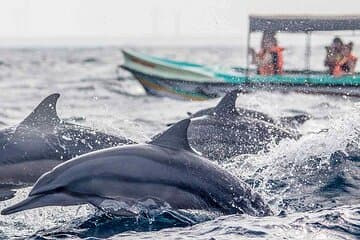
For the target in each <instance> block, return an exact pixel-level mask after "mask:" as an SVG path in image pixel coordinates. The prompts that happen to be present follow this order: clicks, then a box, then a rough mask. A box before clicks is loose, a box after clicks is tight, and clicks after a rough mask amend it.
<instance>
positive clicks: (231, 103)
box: [214, 90, 239, 115]
mask: <svg viewBox="0 0 360 240" xmlns="http://www.w3.org/2000/svg"><path fill="white" fill-rule="evenodd" d="M238 93H239V90H233V91H231V92H229V93H227V94H226V95H225V96H224V97H223V98H222V99H221V100H220V102H219V103H218V104H217V105H216V106H215V108H214V112H215V113H216V114H219V115H224V114H237V111H236V99H237V97H238Z"/></svg>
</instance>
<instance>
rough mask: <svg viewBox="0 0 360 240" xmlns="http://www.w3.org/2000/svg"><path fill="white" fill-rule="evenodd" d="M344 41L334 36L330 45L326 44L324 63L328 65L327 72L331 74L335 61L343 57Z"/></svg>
mask: <svg viewBox="0 0 360 240" xmlns="http://www.w3.org/2000/svg"><path fill="white" fill-rule="evenodd" d="M343 47H344V43H343V41H342V40H341V39H340V38H339V37H335V38H334V40H333V42H332V43H331V45H330V46H326V47H325V49H326V58H325V62H324V65H325V67H328V72H329V74H333V72H334V68H335V65H336V62H338V61H340V60H341V58H342V57H343V55H342V51H343Z"/></svg>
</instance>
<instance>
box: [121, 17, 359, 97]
mask: <svg viewBox="0 0 360 240" xmlns="http://www.w3.org/2000/svg"><path fill="white" fill-rule="evenodd" d="M356 30H360V16H283V15H282V16H254V15H252V16H250V17H249V33H248V41H247V45H248V49H249V46H250V43H251V36H252V34H253V33H255V32H260V33H261V32H262V33H264V32H276V33H278V34H279V33H304V34H306V50H305V69H303V70H284V71H283V73H282V74H278V75H268V76H263V75H259V74H257V73H256V70H255V69H251V68H250V60H249V54H248V55H247V66H246V67H235V68H230V67H218V66H217V67H212V66H206V65H200V64H195V63H190V62H182V61H174V60H171V59H166V58H161V57H155V56H150V55H146V54H143V53H139V52H136V51H133V50H128V49H126V50H123V55H124V60H125V61H124V63H123V65H121V67H122V68H124V69H126V70H128V71H130V72H131V73H132V74H133V76H134V77H135V78H136V79H137V80H138V81H139V82H140V83H141V84H142V86H143V87H144V89H145V90H146V92H147V93H149V94H152V95H160V96H170V97H175V98H181V99H191V100H205V99H208V98H214V97H219V96H222V95H223V94H224V93H226V92H228V91H230V90H232V89H235V88H236V89H239V90H241V91H243V92H249V91H255V90H259V89H261V90H267V91H282V92H288V91H295V92H302V93H312V94H331V95H345V96H353V97H360V73H358V72H356V73H354V74H349V75H343V76H341V77H335V76H332V75H330V74H328V73H327V72H326V71H315V70H311V66H310V56H311V36H312V35H313V34H314V33H316V32H324V31H327V32H329V31H354V32H355V31H356Z"/></svg>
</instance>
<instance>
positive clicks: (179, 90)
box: [123, 67, 239, 101]
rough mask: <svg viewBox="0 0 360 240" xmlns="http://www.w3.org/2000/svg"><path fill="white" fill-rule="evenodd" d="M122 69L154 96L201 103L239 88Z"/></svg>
mask: <svg viewBox="0 0 360 240" xmlns="http://www.w3.org/2000/svg"><path fill="white" fill-rule="evenodd" d="M123 68H124V69H126V70H128V71H129V72H131V73H132V75H133V76H134V78H135V79H137V80H138V81H139V83H140V84H141V85H142V86H143V88H144V89H145V91H146V93H147V94H149V95H154V96H161V97H171V98H175V99H181V100H193V101H202V100H207V99H209V98H216V97H220V96H223V95H224V94H225V93H226V92H228V91H229V90H232V89H235V88H238V87H239V85H238V84H229V83H199V82H191V81H184V80H181V79H179V80H177V79H166V78H162V77H159V76H153V75H148V74H144V73H141V72H138V71H135V70H133V69H129V68H126V67H123Z"/></svg>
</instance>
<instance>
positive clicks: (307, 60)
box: [305, 32, 311, 79]
mask: <svg viewBox="0 0 360 240" xmlns="http://www.w3.org/2000/svg"><path fill="white" fill-rule="evenodd" d="M310 57H311V32H306V49H305V70H306V74H307V76H308V79H309V75H310Z"/></svg>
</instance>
